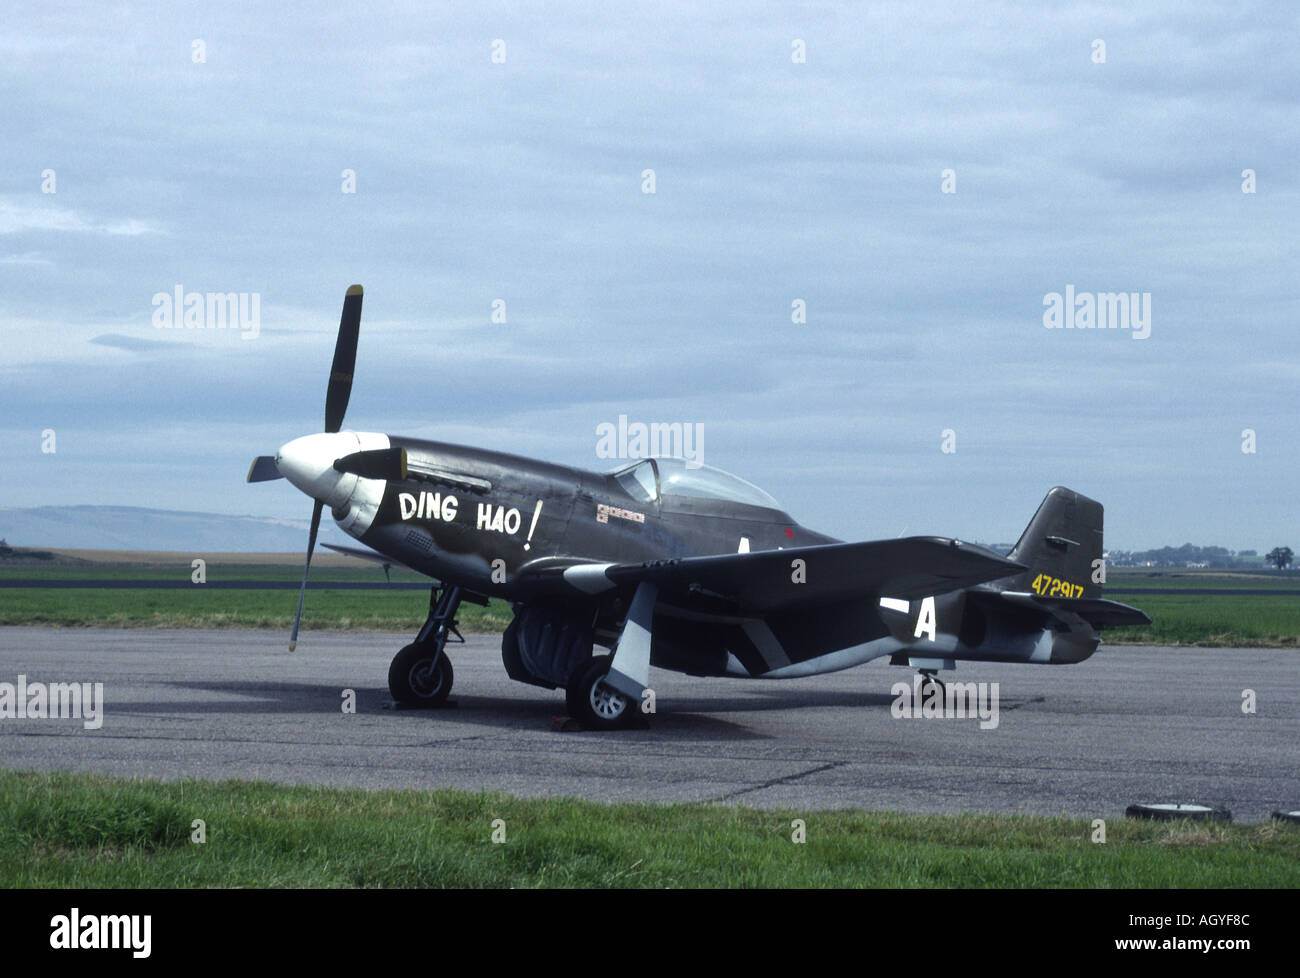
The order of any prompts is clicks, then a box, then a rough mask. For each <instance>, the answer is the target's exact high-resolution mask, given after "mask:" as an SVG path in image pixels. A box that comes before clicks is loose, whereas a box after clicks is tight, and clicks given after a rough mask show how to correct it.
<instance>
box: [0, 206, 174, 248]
mask: <svg viewBox="0 0 1300 978" xmlns="http://www.w3.org/2000/svg"><path fill="white" fill-rule="evenodd" d="M44 232H56V233H72V234H106V235H111V236H115V237H128V238H132V237H138V236H139V235H142V234H161V233H162V231H161V229H159V228H158V227H156V226H154V225H153V224H152V223H150V222H149V221H141V220H134V219H129V220H108V221H105V220H97V219H95V218H87V217H84V216H83V215H81V214H80V213H78V212H77V211H74V210H71V209H69V208H66V207H61V206H59V205H57V204H54V203H50V202H47V201H42V202H41V203H35V202H29V201H25V200H21V199H18V198H15V197H0V234H30V233H44Z"/></svg>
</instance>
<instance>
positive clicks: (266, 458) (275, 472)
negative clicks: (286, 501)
mask: <svg viewBox="0 0 1300 978" xmlns="http://www.w3.org/2000/svg"><path fill="white" fill-rule="evenodd" d="M283 478H284V476H283V475H281V474H280V470H279V468H277V467H276V464H275V456H274V455H259V456H257V458H255V459H253V464H252V465H250V466H249V467H248V478H247V480H245V481H247V482H270V481H271V480H272V479H283Z"/></svg>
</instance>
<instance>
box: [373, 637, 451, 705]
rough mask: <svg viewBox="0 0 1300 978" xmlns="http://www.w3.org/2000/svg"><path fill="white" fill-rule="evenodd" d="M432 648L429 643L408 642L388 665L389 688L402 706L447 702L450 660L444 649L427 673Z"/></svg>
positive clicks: (449, 687)
mask: <svg viewBox="0 0 1300 978" xmlns="http://www.w3.org/2000/svg"><path fill="white" fill-rule="evenodd" d="M432 662H433V649H432V647H430V646H423V645H408V646H406V647H405V648H403V649H402V650H401V651H400V652H398V653H397V655H395V656H393V662H392V664H391V665H390V666H389V667H388V691H389V692H390V693H392V694H393V699H395V700H396V701H397V702H399V703H401V704H402V705H403V706H415V707H421V708H423V709H432V708H433V707H436V706H442V704H443V703H445V702H447V696H448V695H449V694H450V693H451V684H452V681H453V680H454V678H455V673H454V672H453V671H452V668H451V660H450V659H449V658H447V654H446V653H445V652H444V653H443V654H442V655H440V656H438V665H437V667H436V668H435V669H434V670H433V672H432V674H430V671H429V666H430V665H431V664H432Z"/></svg>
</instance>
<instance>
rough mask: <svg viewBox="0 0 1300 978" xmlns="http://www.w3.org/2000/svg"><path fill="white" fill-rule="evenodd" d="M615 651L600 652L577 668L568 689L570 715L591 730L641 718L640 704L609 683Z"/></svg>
mask: <svg viewBox="0 0 1300 978" xmlns="http://www.w3.org/2000/svg"><path fill="white" fill-rule="evenodd" d="M613 661H614V657H613V656H612V655H598V656H595V657H594V658H592V659H589V660H588V661H587V662H584V663H583V664H582V665H580V666H579V667H578V668H577V669H575V670H574V673H573V679H572V680H570V682H569V685H568V688H566V689H565V691H564V701H565V703H566V704H567V705H568V708H569V716H571V717H573V718H574V719H575V720H579V721H581V723H582V725H583V726H585V727H587V728H588V729H591V730H621V729H623V728H624V727H629V726H631V725H632V724H633V723H634V722H635V721H636V720H637V712H636V704H635V703H634V702H633V701H632V700H631V699H629V698H628V697H626V696H624V695H623V694H622V693H617V692H615V691H614V690H612V689H610V688H609V687H608V686H606V685H605V684H604V683H603V682H602V681H601V680H603V679H604V678H605V675H606V673H608V672H609V666H610V663H611V662H613Z"/></svg>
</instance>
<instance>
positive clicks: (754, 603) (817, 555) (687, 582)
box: [521, 537, 1024, 615]
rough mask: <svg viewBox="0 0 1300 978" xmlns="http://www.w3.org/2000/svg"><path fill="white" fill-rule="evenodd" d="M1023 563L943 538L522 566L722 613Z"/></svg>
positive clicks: (952, 582)
mask: <svg viewBox="0 0 1300 978" xmlns="http://www.w3.org/2000/svg"><path fill="white" fill-rule="evenodd" d="M1023 569H1024V568H1023V567H1022V566H1021V565H1020V564H1017V563H1014V562H1013V561H1010V560H1006V559H1005V558H1003V557H1000V556H998V555H997V554H995V553H993V552H992V551H989V550H985V549H983V548H982V547H976V546H973V545H971V544H967V543H962V542H961V541H959V540H950V539H946V538H944V537H907V538H904V539H901V540H876V541H869V542H866V543H828V544H820V545H817V546H813V547H792V548H790V549H788V550H762V551H755V552H753V553H735V554H717V555H713V556H708V557H682V558H677V559H672V560H655V561H647V562H645V563H640V564H602V563H575V562H573V561H569V560H564V559H557V558H549V559H546V560H541V561H535V562H534V563H533V564H532V565H529V566H527V567H525V568H521V574H524V575H529V574H531V575H534V576H536V577H537V578H538V579H546V578H549V579H552V580H553V579H556V578H560V579H562V580H563V581H564V582H565V583H566V584H567V585H569V586H570V587H572V588H576V589H578V590H580V591H583V592H586V593H588V594H600V593H602V592H604V591H609V590H612V589H614V588H619V589H620V590H631V589H634V588H635V586H636V585H637V584H640V583H641V582H642V581H649V582H651V583H653V584H655V585H656V586H657V587H658V591H659V601H660V603H661V604H663V603H666V604H672V605H679V606H685V607H691V608H696V609H699V610H705V609H707V608H710V607H712V608H716V609H717V610H718V611H719V612H725V613H727V614H733V615H734V614H738V613H739V614H745V615H753V614H760V615H761V614H767V613H772V612H781V611H791V610H803V609H809V608H815V607H818V606H821V605H828V604H835V603H837V602H840V601H845V600H850V599H861V598H864V597H867V596H869V595H873V594H874V595H880V594H886V595H890V596H892V597H898V598H907V599H912V598H921V597H926V596H929V595H932V594H941V593H943V592H945V591H951V590H954V589H956V588H961V587H969V586H971V585H973V584H980V583H983V582H985V581H993V580H997V579H998V578H1002V577H1008V576H1010V575H1012V574H1016V573H1019V572H1020V571H1022V570H1023Z"/></svg>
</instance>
